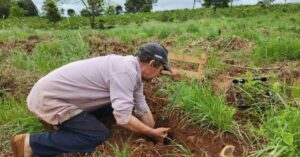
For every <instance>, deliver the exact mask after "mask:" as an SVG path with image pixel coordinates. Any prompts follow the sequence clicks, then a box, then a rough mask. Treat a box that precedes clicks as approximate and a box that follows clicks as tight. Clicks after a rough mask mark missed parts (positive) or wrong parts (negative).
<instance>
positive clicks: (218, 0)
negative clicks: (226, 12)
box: [202, 0, 230, 12]
mask: <svg viewBox="0 0 300 157" xmlns="http://www.w3.org/2000/svg"><path fill="white" fill-rule="evenodd" d="M229 2H230V0H204V3H203V4H202V6H204V7H206V8H209V7H212V8H213V9H214V12H216V10H217V8H224V7H229V5H228V3H229Z"/></svg>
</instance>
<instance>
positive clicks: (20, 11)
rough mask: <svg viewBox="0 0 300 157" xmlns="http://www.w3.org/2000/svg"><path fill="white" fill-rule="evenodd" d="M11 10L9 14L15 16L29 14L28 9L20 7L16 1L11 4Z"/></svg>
mask: <svg viewBox="0 0 300 157" xmlns="http://www.w3.org/2000/svg"><path fill="white" fill-rule="evenodd" d="M9 12H10V15H9V16H14V17H22V16H26V14H27V10H25V9H23V8H21V7H19V5H18V4H17V3H15V2H13V3H11V4H10V8H9Z"/></svg>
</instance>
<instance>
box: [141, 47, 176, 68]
mask: <svg viewBox="0 0 300 157" xmlns="http://www.w3.org/2000/svg"><path fill="white" fill-rule="evenodd" d="M137 55H138V56H139V57H141V58H143V57H145V56H148V57H151V58H152V59H153V60H155V61H157V62H159V63H161V64H162V65H163V66H164V70H168V71H171V68H170V66H169V64H168V50H167V49H166V48H165V47H164V46H163V45H161V44H158V43H147V44H144V45H142V46H141V47H140V49H139V51H138V54H137ZM171 72H172V71H171Z"/></svg>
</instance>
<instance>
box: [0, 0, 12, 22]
mask: <svg viewBox="0 0 300 157" xmlns="http://www.w3.org/2000/svg"><path fill="white" fill-rule="evenodd" d="M9 7H10V0H0V19H2V18H7V17H8V16H9Z"/></svg>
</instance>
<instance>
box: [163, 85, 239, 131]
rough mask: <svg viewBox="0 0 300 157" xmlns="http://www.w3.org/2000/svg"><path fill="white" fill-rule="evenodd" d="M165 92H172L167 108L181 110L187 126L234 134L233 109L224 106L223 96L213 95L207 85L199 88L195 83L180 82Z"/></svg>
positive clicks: (235, 126) (168, 87) (170, 86)
mask: <svg viewBox="0 0 300 157" xmlns="http://www.w3.org/2000/svg"><path fill="white" fill-rule="evenodd" d="M168 90H169V91H168ZM167 91H168V92H170V91H171V92H174V93H173V96H172V99H171V103H170V105H169V106H168V108H169V109H170V110H174V109H180V110H183V111H184V112H185V116H186V117H187V119H188V124H192V125H193V124H194V125H199V126H201V127H206V128H211V127H216V128H218V129H220V131H221V132H232V133H236V132H235V129H236V128H237V125H236V123H235V121H234V120H233V115H234V114H235V109H234V108H231V107H228V106H227V105H226V103H225V100H224V97H223V96H215V95H213V94H212V89H211V87H210V86H209V85H207V84H205V85H202V86H201V85H199V84H197V82H196V81H194V82H193V81H192V82H191V83H185V82H180V83H178V84H171V85H169V86H167Z"/></svg>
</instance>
